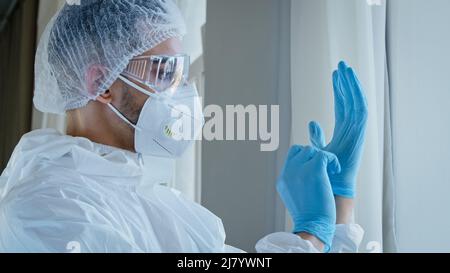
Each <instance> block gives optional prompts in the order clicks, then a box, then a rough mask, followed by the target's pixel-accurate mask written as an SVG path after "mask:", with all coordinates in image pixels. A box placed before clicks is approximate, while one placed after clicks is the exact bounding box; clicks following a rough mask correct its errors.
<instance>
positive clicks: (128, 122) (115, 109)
mask: <svg viewBox="0 0 450 273" xmlns="http://www.w3.org/2000/svg"><path fill="white" fill-rule="evenodd" d="M108 107H109V108H110V109H111V110H112V111H113V112H114V113H115V114H116V115H117V116H118V117H119V118H120V119H122V120H123V121H125V122H126V123H127V124H128V125H130V126H131V127H133V128H134V129H135V130H138V131H141V128H139V127H137V126H136V125H134V124H133V123H132V122H131V121H129V120H128V119H127V118H126V117H125V116H124V115H123V114H122V113H120V111H119V110H117V108H116V107H114V105H112V104H111V103H109V104H108Z"/></svg>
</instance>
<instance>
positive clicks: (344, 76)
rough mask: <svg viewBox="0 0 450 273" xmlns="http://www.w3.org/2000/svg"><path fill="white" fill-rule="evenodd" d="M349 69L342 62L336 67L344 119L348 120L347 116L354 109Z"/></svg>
mask: <svg viewBox="0 0 450 273" xmlns="http://www.w3.org/2000/svg"><path fill="white" fill-rule="evenodd" d="M349 69H350V68H349V67H348V66H347V64H346V63H345V62H343V61H341V62H340V63H339V65H338V74H339V81H338V84H339V85H340V86H339V87H340V89H341V91H342V93H343V98H344V104H345V115H346V118H348V116H349V115H350V114H351V113H352V112H353V109H354V98H353V92H352V89H353V86H352V85H351V81H350V80H349V77H348V70H349Z"/></svg>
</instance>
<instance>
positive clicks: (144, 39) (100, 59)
mask: <svg viewBox="0 0 450 273" xmlns="http://www.w3.org/2000/svg"><path fill="white" fill-rule="evenodd" d="M73 2H74V1H72V0H70V1H69V0H68V3H66V4H65V5H64V7H63V8H62V9H61V10H60V11H59V12H58V13H57V14H56V15H55V16H54V17H53V18H52V19H51V21H50V23H49V24H48V26H47V28H46V30H45V31H44V33H43V35H42V38H41V40H40V42H39V46H38V49H37V53H36V64H35V94H34V104H35V106H36V108H37V109H38V110H40V111H42V112H46V113H55V114H63V113H65V112H66V111H68V110H73V109H77V108H82V107H84V106H86V105H87V104H88V102H89V101H90V100H94V99H96V98H97V97H98V96H99V95H101V94H103V93H104V92H105V91H106V90H108V88H110V86H111V85H112V84H113V83H114V81H115V80H116V79H117V78H118V76H119V74H120V73H122V72H123V70H124V69H125V68H126V66H127V64H128V62H129V61H130V60H131V59H132V58H133V57H135V56H138V55H141V54H142V53H144V52H146V51H148V50H150V49H152V48H154V47H155V46H157V45H158V44H160V43H162V42H164V41H165V40H167V39H169V38H174V37H177V38H181V37H182V36H183V35H184V34H185V32H186V27H185V24H184V21H183V18H182V15H181V13H180V11H179V9H178V7H177V6H176V5H175V3H173V2H172V0H81V1H78V2H79V3H80V5H77V4H73ZM75 2H76V1H75ZM88 76H89V77H91V78H90V79H88V78H87V77H88ZM92 77H94V78H92ZM88 80H89V81H90V82H95V84H94V86H91V88H88V85H87V82H88Z"/></svg>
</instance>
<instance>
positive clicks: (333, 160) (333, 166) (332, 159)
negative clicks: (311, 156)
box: [318, 151, 342, 174]
mask: <svg viewBox="0 0 450 273" xmlns="http://www.w3.org/2000/svg"><path fill="white" fill-rule="evenodd" d="M318 156H319V157H320V158H321V159H322V162H324V163H325V167H326V168H327V171H328V172H329V173H330V174H339V173H340V172H341V170H342V169H341V164H340V163H339V159H338V158H337V156H336V155H335V154H332V153H329V152H325V151H319V154H318Z"/></svg>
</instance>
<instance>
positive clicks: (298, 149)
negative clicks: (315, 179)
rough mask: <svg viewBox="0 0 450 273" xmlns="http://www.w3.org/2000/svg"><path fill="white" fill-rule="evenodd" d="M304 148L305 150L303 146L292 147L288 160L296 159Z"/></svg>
mask: <svg viewBox="0 0 450 273" xmlns="http://www.w3.org/2000/svg"><path fill="white" fill-rule="evenodd" d="M302 148H303V147H302V146H299V145H294V146H292V147H291V148H290V149H289V152H288V156H287V158H288V159H292V158H294V157H295V156H296V155H297V154H298V153H300V152H301V150H302Z"/></svg>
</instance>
